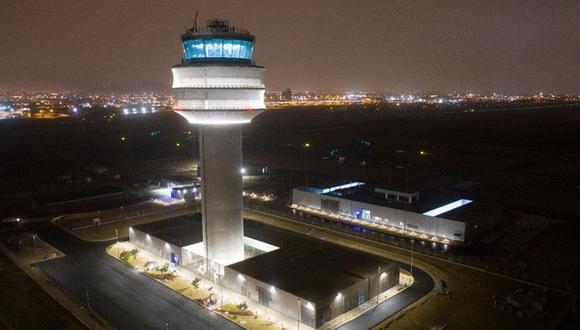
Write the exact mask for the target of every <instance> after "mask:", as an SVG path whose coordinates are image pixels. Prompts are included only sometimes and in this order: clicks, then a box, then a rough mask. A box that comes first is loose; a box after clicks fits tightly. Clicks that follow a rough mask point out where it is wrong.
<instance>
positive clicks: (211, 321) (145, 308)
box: [30, 222, 434, 330]
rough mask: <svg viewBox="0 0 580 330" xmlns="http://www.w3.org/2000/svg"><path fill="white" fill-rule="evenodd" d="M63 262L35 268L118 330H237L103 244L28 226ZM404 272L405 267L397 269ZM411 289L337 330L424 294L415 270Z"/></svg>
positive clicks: (360, 325)
mask: <svg viewBox="0 0 580 330" xmlns="http://www.w3.org/2000/svg"><path fill="white" fill-rule="evenodd" d="M30 225H31V226H32V227H34V229H35V230H36V231H37V232H38V234H39V236H40V237H41V238H42V239H44V240H45V241H47V242H49V243H50V244H51V245H53V246H54V247H56V248H58V249H59V250H61V251H62V252H64V253H65V254H66V257H64V258H60V259H55V260H51V261H47V262H43V263H41V264H39V265H38V267H40V268H41V269H42V270H43V271H45V272H46V273H47V274H48V275H50V276H51V277H52V278H54V279H55V280H56V281H57V282H59V283H60V284H61V285H63V286H64V287H65V289H66V290H68V291H69V292H71V293H73V294H74V295H76V296H77V297H78V298H79V299H81V300H82V301H83V302H85V304H86V305H88V306H90V308H92V309H93V310H94V311H96V312H97V313H98V314H99V315H101V316H102V317H103V318H105V319H106V320H107V321H109V322H110V323H111V324H112V325H113V326H115V327H117V328H119V329H165V322H166V321H167V322H169V329H240V327H238V326H237V325H235V324H233V323H231V322H229V321H227V320H225V319H223V318H222V317H220V316H219V315H216V314H215V313H213V312H210V311H208V310H206V309H205V308H203V307H201V306H199V305H197V304H196V303H194V302H192V301H190V300H189V299H187V298H184V297H182V296H181V295H179V294H178V293H176V292H174V291H172V290H169V289H168V288H166V287H165V286H163V285H161V284H159V283H157V282H155V281H153V280H151V279H150V278H147V277H145V276H144V275H143V274H141V273H139V272H137V271H134V270H132V269H129V268H128V267H127V266H126V265H124V264H122V263H120V262H119V261H117V260H115V259H113V258H111V257H109V256H108V255H107V254H106V252H105V248H106V246H107V245H109V244H111V242H108V243H93V242H84V241H81V240H79V239H77V238H75V237H73V236H71V235H69V234H68V233H66V232H64V231H62V230H60V229H58V228H57V227H55V226H53V225H51V224H50V223H48V222H35V223H31V224H30ZM402 267H404V268H405V269H407V270H409V267H410V266H409V265H402ZM413 275H414V276H415V283H414V284H413V285H412V286H411V287H410V288H408V289H407V290H404V291H403V292H401V293H399V294H398V295H396V296H394V297H392V298H391V299H389V300H387V301H385V302H383V303H381V304H379V305H378V306H375V307H373V308H370V309H369V310H367V311H366V312H365V313H364V314H363V315H361V316H360V317H358V318H356V319H355V320H352V321H350V322H348V323H346V324H344V325H342V326H341V327H339V328H338V329H341V330H359V329H369V328H371V327H373V326H375V325H377V324H379V323H380V322H382V321H383V320H384V319H386V318H388V317H390V316H391V315H393V314H395V313H397V312H398V311H400V310H401V309H402V308H404V307H406V306H408V305H409V304H411V303H413V302H414V301H416V300H418V299H419V298H421V297H422V296H424V295H425V294H427V293H428V292H429V291H431V289H432V288H433V285H434V283H433V280H432V279H431V277H429V275H427V274H426V273H425V272H423V271H422V270H421V269H419V268H417V267H414V268H413Z"/></svg>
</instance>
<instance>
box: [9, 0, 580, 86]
mask: <svg viewBox="0 0 580 330" xmlns="http://www.w3.org/2000/svg"><path fill="white" fill-rule="evenodd" d="M196 10H198V11H199V17H200V18H199V22H200V24H202V25H203V24H204V23H205V20H206V19H209V18H211V17H222V18H226V19H230V21H231V23H232V24H233V25H236V26H243V27H245V28H248V29H249V30H250V31H251V32H253V33H255V34H257V35H258V36H259V37H258V40H257V43H258V45H259V47H257V48H256V54H255V59H256V61H257V62H258V63H260V64H263V65H264V66H266V67H267V68H268V71H267V73H266V83H267V86H268V87H269V89H270V90H283V89H285V88H287V87H290V88H292V89H298V90H335V89H340V90H344V91H360V90H365V91H381V92H399V93H409V92H421V91H439V92H444V91H460V92H467V91H473V92H481V93H485V92H490V91H495V92H499V93H507V94H518V93H528V94H534V93H539V92H544V93H572V94H575V93H579V92H580V83H579V82H580V79H578V78H579V77H580V66H579V65H578V54H579V53H580V30H579V29H578V28H577V17H579V16H580V3H579V2H578V1H573V0H559V1H533V2H530V1H510V2H504V1H486V2H481V1H439V2H433V1H370V0H368V1H341V2H333V1H317V2H314V3H313V2H310V1H293V2H271V1H244V2H239V1H201V2H196V3H192V2H188V1H173V2H171V3H169V2H155V3H152V2H151V3H150V2H148V3H143V2H141V1H125V2H118V1H101V2H98V3H95V2H89V1H50V2H37V1H32V0H22V1H15V0H8V1H7V3H4V4H3V8H2V10H1V11H0V45H2V46H1V47H0V58H2V61H1V62H0V87H17V88H46V89H70V90H78V91H90V90H97V91H98V90H115V89H129V90H140V89H142V90H155V91H169V90H170V87H171V86H170V84H171V77H170V75H169V73H168V70H167V68H168V67H169V66H171V65H173V64H175V63H178V62H179V59H180V57H181V49H179V46H178V43H177V42H176V37H175V36H176V34H178V33H180V32H181V31H183V30H184V29H185V28H187V27H188V26H190V25H191V22H192V20H193V16H194V14H195V11H196ZM419 23H420V24H419Z"/></svg>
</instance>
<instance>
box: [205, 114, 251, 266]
mask: <svg viewBox="0 0 580 330" xmlns="http://www.w3.org/2000/svg"><path fill="white" fill-rule="evenodd" d="M199 132H200V140H199V150H200V161H201V164H200V165H201V187H202V197H203V198H202V207H201V211H202V219H203V241H204V244H205V255H206V256H207V257H208V258H209V259H211V260H214V261H217V262H219V263H220V264H223V265H228V264H231V263H233V262H237V261H241V260H243V258H244V241H243V237H244V227H243V214H242V212H243V204H242V203H243V200H242V198H243V197H242V175H241V173H240V169H241V168H242V136H241V127H240V125H203V126H200V127H199Z"/></svg>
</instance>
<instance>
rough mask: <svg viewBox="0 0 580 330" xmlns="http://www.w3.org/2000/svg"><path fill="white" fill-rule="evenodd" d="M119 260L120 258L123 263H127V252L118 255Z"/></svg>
mask: <svg viewBox="0 0 580 330" xmlns="http://www.w3.org/2000/svg"><path fill="white" fill-rule="evenodd" d="M119 258H121V260H123V261H124V262H127V261H129V252H127V251H122V252H121V254H120V255H119Z"/></svg>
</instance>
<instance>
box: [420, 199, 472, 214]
mask: <svg viewBox="0 0 580 330" xmlns="http://www.w3.org/2000/svg"><path fill="white" fill-rule="evenodd" d="M471 202H473V201H472V200H470V199H460V200H456V201H455V202H452V203H449V204H446V205H443V206H440V207H438V208H436V209H434V210H431V211H427V212H425V213H423V215H428V216H430V217H436V216H438V215H440V214H443V213H445V212H449V211H451V210H454V209H456V208H458V207H462V206H463V205H467V204H469V203H471Z"/></svg>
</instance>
